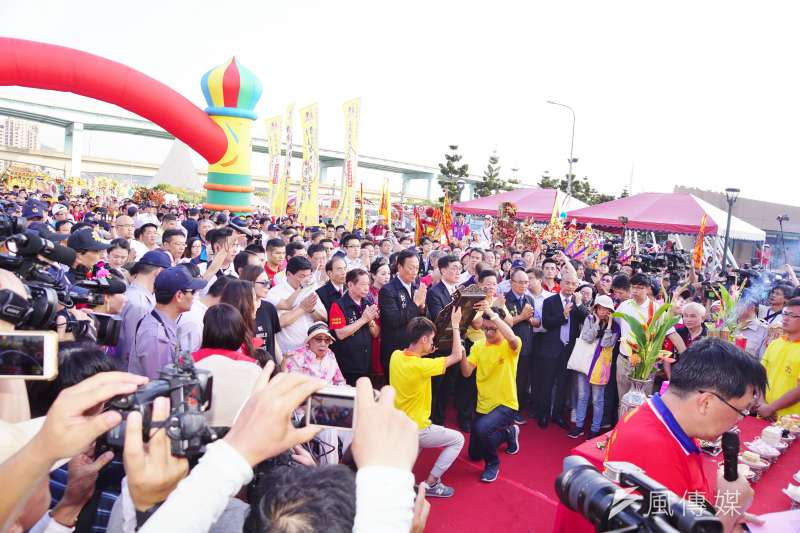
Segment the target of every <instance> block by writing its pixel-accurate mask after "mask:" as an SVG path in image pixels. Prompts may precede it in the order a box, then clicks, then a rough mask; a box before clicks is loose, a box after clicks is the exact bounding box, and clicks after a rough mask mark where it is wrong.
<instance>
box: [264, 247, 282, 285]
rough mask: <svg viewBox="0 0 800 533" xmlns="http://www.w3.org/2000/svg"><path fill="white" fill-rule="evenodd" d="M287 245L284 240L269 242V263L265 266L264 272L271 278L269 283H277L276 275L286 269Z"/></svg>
mask: <svg viewBox="0 0 800 533" xmlns="http://www.w3.org/2000/svg"><path fill="white" fill-rule="evenodd" d="M285 259H286V243H285V242H283V239H270V240H268V241H267V262H266V263H265V264H264V272H266V273H267V276H269V281H270V282H274V281H275V275H276V274H277V273H278V272H280V271H282V270H283V269H284V268H286V265H285V264H284V260H285ZM273 284H274V283H273Z"/></svg>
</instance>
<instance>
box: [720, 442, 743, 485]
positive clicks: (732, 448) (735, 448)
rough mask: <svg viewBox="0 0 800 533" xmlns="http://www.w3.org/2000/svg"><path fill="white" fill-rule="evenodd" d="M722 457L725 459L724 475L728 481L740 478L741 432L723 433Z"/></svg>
mask: <svg viewBox="0 0 800 533" xmlns="http://www.w3.org/2000/svg"><path fill="white" fill-rule="evenodd" d="M722 457H723V460H724V464H725V466H724V476H725V480H726V481H736V480H737V479H738V478H739V434H738V433H734V432H733V431H726V432H725V433H723V434H722Z"/></svg>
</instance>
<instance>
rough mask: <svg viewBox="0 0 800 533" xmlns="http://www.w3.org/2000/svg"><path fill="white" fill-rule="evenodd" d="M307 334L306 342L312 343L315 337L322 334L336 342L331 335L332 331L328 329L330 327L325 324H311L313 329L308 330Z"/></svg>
mask: <svg viewBox="0 0 800 533" xmlns="http://www.w3.org/2000/svg"><path fill="white" fill-rule="evenodd" d="M307 333H308V334H307V335H306V340H305V342H308V341H310V340H311V339H312V338H313V337H316V336H317V335H319V334H320V333H321V334H323V335H327V336H328V337H330V339H331V340H333V341H335V340H336V339H335V338H334V337H333V335H332V334H331V330H329V329H328V325H327V324H326V323H325V322H314V323H313V324H311V327H309V328H308V332H307Z"/></svg>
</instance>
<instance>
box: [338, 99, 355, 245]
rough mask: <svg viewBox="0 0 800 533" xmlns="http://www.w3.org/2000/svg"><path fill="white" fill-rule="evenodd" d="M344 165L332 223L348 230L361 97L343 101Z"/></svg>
mask: <svg viewBox="0 0 800 533" xmlns="http://www.w3.org/2000/svg"><path fill="white" fill-rule="evenodd" d="M342 110H343V111H344V165H343V166H342V200H341V202H339V208H338V209H337V210H336V216H335V217H334V219H333V223H334V224H336V225H337V226H338V225H342V226H344V227H345V228H347V229H348V230H350V229H352V228H353V221H354V219H355V207H356V203H355V197H356V187H355V179H356V169H357V168H358V122H359V118H360V116H361V99H360V98H354V99H353V100H349V101H347V102H345V103H344V105H343V106H342Z"/></svg>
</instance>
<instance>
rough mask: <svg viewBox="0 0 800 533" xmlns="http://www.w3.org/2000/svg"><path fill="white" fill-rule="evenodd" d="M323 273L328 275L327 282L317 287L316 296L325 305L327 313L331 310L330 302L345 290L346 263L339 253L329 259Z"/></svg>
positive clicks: (339, 296) (340, 295)
mask: <svg viewBox="0 0 800 533" xmlns="http://www.w3.org/2000/svg"><path fill="white" fill-rule="evenodd" d="M325 274H326V275H327V276H328V282H327V283H326V284H325V285H323V286H322V287H320V288H319V289H317V296H319V300H320V301H321V302H322V305H324V306H325V311H327V312H328V313H329V314H330V312H331V304H332V303H333V302H335V301H336V300H338V299H339V298H341V297H342V296H344V292H345V285H344V282H345V278H346V277H347V263H345V260H344V257H343V256H341V255H334V256H333V257H332V258H331V259H330V261H328V262H327V263H326V264H325Z"/></svg>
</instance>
